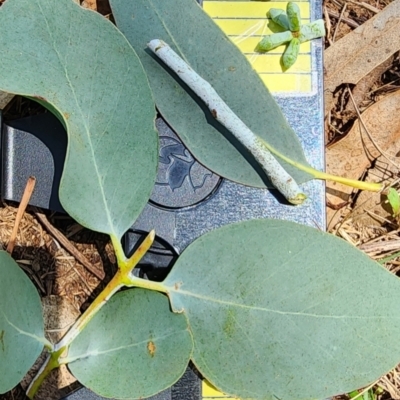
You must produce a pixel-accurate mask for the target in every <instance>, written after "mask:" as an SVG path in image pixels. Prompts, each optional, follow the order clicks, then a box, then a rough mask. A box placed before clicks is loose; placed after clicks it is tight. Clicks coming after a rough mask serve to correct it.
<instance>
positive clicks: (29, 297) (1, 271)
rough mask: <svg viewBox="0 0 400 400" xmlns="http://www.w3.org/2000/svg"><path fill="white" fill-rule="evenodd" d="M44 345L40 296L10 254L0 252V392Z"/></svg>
mask: <svg viewBox="0 0 400 400" xmlns="http://www.w3.org/2000/svg"><path fill="white" fill-rule="evenodd" d="M44 343H46V339H45V338H44V325H43V316H42V305H41V302H40V297H39V294H38V292H37V290H36V288H35V286H34V285H33V283H32V282H31V281H30V280H29V278H28V277H27V276H26V274H25V273H24V272H23V271H22V270H21V268H20V267H19V266H18V265H17V264H16V262H15V261H14V260H13V259H12V258H11V257H10V255H9V254H8V253H6V252H5V251H0V393H5V392H7V391H8V390H10V389H12V388H13V387H14V386H15V385H17V384H18V383H19V382H20V381H21V379H22V378H23V377H24V375H25V374H26V373H27V372H28V370H29V369H30V368H31V367H32V365H33V363H34V362H35V361H36V359H37V358H38V357H39V355H40V352H41V351H42V349H43V345H44Z"/></svg>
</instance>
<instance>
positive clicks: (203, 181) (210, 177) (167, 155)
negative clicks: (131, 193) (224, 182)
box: [150, 118, 221, 208]
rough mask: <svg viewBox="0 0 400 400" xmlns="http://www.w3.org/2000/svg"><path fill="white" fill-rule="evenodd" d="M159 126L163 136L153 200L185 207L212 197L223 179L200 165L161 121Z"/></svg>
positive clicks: (173, 206)
mask: <svg viewBox="0 0 400 400" xmlns="http://www.w3.org/2000/svg"><path fill="white" fill-rule="evenodd" d="M156 126H157V129H158V132H159V137H160V150H159V159H158V161H159V163H158V174H157V179H156V184H155V187H154V190H153V193H152V195H151V197H150V201H151V202H152V203H154V204H156V205H158V206H161V207H166V208H182V207H189V206H192V205H195V204H197V203H199V202H201V201H204V200H205V199H207V198H209V196H210V195H212V193H213V192H214V191H215V190H216V188H217V187H218V184H219V182H220V180H221V178H220V177H219V176H218V175H216V174H214V173H213V172H211V171H210V170H208V169H207V168H205V167H203V166H202V165H201V164H199V163H198V162H197V161H196V160H195V159H194V157H193V156H192V155H191V154H190V152H189V150H188V149H187V148H186V147H185V146H184V145H183V143H182V142H181V141H180V139H179V138H178V136H177V135H176V134H175V133H174V132H173V131H172V130H171V128H170V127H169V126H168V125H167V124H166V123H165V122H164V121H163V120H162V119H161V118H158V119H157V121H156Z"/></svg>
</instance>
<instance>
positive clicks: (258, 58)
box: [246, 53, 311, 75]
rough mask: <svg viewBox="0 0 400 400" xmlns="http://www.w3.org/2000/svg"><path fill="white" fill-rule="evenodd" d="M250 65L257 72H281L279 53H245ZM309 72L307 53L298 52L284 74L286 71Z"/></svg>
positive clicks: (309, 63) (309, 64) (309, 62)
mask: <svg viewBox="0 0 400 400" xmlns="http://www.w3.org/2000/svg"><path fill="white" fill-rule="evenodd" d="M246 58H247V59H248V60H249V62H250V64H251V65H252V67H253V68H254V69H255V70H256V71H257V72H258V73H259V74H262V73H266V72H273V73H278V72H281V73H282V67H281V55H280V54H268V53H267V54H257V53H256V54H251V55H246ZM288 72H289V73H292V74H293V73H296V72H299V73H309V72H311V60H310V56H309V55H308V54H300V55H299V56H298V57H297V61H296V62H295V63H294V65H293V66H292V67H290V69H289V70H288V71H287V72H286V73H285V74H284V75H286V74H287V73H288Z"/></svg>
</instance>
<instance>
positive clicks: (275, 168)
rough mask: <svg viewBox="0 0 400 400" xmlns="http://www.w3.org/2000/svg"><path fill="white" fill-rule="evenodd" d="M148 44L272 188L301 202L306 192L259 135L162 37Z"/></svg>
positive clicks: (294, 200)
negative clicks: (246, 152)
mask: <svg viewBox="0 0 400 400" xmlns="http://www.w3.org/2000/svg"><path fill="white" fill-rule="evenodd" d="M147 46H148V47H149V49H150V50H151V51H152V52H153V53H154V54H156V55H157V57H159V58H160V59H161V60H162V61H163V62H164V63H165V64H166V65H167V66H168V67H169V68H171V69H172V70H173V71H174V72H175V73H176V74H177V75H178V76H179V78H180V79H182V81H183V82H185V83H186V84H187V85H188V86H189V87H190V88H191V89H192V90H193V91H194V92H195V93H196V94H197V95H198V96H199V97H200V98H201V100H203V102H204V103H205V104H206V105H207V107H208V108H209V109H210V111H211V114H212V115H213V117H214V118H215V119H216V120H217V121H219V122H220V123H221V124H222V125H224V126H225V127H226V128H227V129H228V130H229V131H230V132H231V133H232V134H233V135H234V136H235V137H236V138H237V139H238V140H239V141H240V142H241V143H242V144H243V146H245V148H246V149H248V150H249V151H250V152H251V154H252V155H253V157H254V158H255V160H256V161H257V162H258V163H259V164H260V166H261V168H262V169H263V171H264V172H265V173H266V175H267V176H268V178H269V179H270V180H271V182H272V184H273V185H274V186H275V188H276V189H278V190H279V191H280V192H281V193H282V194H283V196H285V198H286V199H287V200H288V201H289V202H290V203H292V204H301V203H302V202H303V201H304V200H305V199H306V195H305V194H304V193H303V192H302V191H301V189H300V188H299V186H298V185H297V183H296V182H295V180H294V179H293V178H292V177H291V176H290V175H289V174H288V173H287V172H286V171H285V169H284V168H283V167H282V166H281V164H279V162H278V161H277V160H276V159H275V157H274V156H273V155H272V154H271V153H270V152H269V151H265V150H264V149H260V146H259V145H258V136H257V135H255V134H254V133H253V132H252V131H251V130H250V129H249V128H248V127H247V126H246V125H245V123H244V122H243V121H242V120H241V119H240V118H239V117H238V116H237V115H236V114H235V113H234V112H233V111H232V110H231V109H230V108H229V107H228V105H227V104H226V103H225V102H224V101H223V100H222V99H221V97H220V96H219V95H218V93H217V92H216V91H215V90H214V88H213V87H212V86H211V85H210V84H209V83H208V82H207V81H205V80H204V79H203V78H202V77H200V76H199V75H198V74H197V73H196V72H195V71H194V70H193V69H192V68H191V67H190V66H189V65H188V64H187V63H186V62H185V61H184V60H182V58H181V57H179V56H178V54H176V53H175V52H174V51H173V50H172V49H171V47H169V46H168V45H167V44H166V43H164V42H163V41H162V40H159V39H154V40H152V41H151V42H150V43H148V45H147Z"/></svg>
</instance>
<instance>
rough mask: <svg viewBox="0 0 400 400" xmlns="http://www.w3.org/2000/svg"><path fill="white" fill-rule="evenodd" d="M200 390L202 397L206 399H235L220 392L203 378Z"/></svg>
mask: <svg viewBox="0 0 400 400" xmlns="http://www.w3.org/2000/svg"><path fill="white" fill-rule="evenodd" d="M201 390H202V393H203V399H207V400H214V399H218V400H219V399H221V400H222V399H237V398H236V397H229V396H226V395H225V394H223V393H221V392H220V391H219V390H217V389H215V387H214V386H212V385H211V383H209V382H207V381H206V380H203V382H202V388H201ZM238 400H239V399H238Z"/></svg>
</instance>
